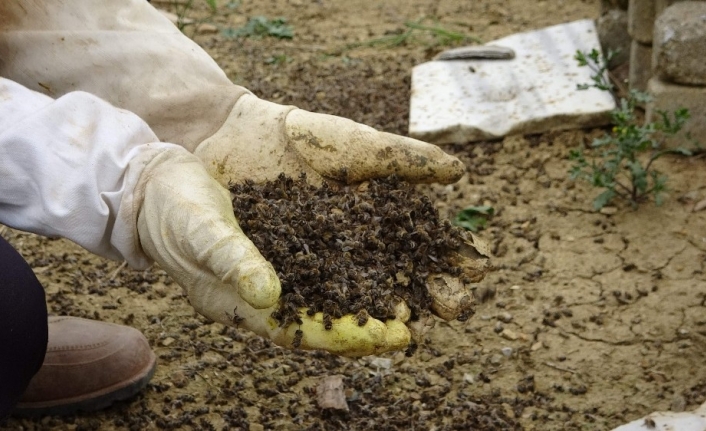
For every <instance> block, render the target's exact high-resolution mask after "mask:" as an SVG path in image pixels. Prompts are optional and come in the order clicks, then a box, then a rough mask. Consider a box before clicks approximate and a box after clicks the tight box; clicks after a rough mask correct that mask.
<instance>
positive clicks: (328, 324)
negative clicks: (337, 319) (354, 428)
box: [324, 313, 333, 331]
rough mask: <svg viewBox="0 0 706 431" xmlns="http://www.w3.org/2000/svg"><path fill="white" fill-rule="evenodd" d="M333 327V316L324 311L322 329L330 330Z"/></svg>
mask: <svg viewBox="0 0 706 431" xmlns="http://www.w3.org/2000/svg"><path fill="white" fill-rule="evenodd" d="M332 328H333V318H332V317H331V315H330V314H328V313H324V329H326V330H327V331H330V330H331V329H332Z"/></svg>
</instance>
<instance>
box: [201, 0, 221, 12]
mask: <svg viewBox="0 0 706 431" xmlns="http://www.w3.org/2000/svg"><path fill="white" fill-rule="evenodd" d="M204 1H205V2H206V4H207V5H208V7H210V8H211V10H212V11H213V12H215V11H216V10H217V9H218V4H216V1H217V0H204Z"/></svg>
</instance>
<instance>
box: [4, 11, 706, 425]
mask: <svg viewBox="0 0 706 431" xmlns="http://www.w3.org/2000/svg"><path fill="white" fill-rule="evenodd" d="M598 3H599V2H598V1H579V0H571V1H559V0H546V1H541V2H524V1H519V0H507V1H487V0H479V1H474V2H468V1H415V2H406V1H402V0H393V1H389V2H385V3H384V4H383V5H380V4H379V3H378V2H371V1H361V0H351V1H349V2H345V3H343V2H328V1H324V2H305V1H300V0H290V1H284V0H278V1H273V2H267V3H265V2H251V1H244V2H242V4H241V6H240V8H239V9H237V10H236V12H237V13H234V14H233V15H231V16H230V17H229V18H223V17H219V18H217V23H219V24H225V22H226V20H231V22H232V23H235V24H236V25H239V24H242V23H243V22H244V21H245V20H246V17H247V16H254V15H268V16H285V17H287V18H288V19H289V21H290V22H291V23H292V24H293V25H294V27H295V30H296V37H295V39H294V40H293V41H274V40H268V39H262V40H245V41H241V42H238V41H227V40H224V39H222V38H221V37H220V36H219V35H200V36H198V37H197V38H196V40H197V41H198V42H199V43H201V44H202V45H203V46H205V47H206V49H208V50H209V52H211V53H212V54H213V55H214V57H215V58H216V60H217V61H218V62H219V63H220V64H221V65H223V66H224V67H225V69H226V71H227V72H228V74H229V76H231V78H233V79H234V80H235V81H236V82H238V83H242V84H244V85H246V86H248V87H249V88H251V89H252V90H253V91H254V92H255V93H256V94H258V95H260V96H262V97H264V98H268V99H271V100H274V101H277V102H280V103H293V104H297V105H299V106H301V107H303V108H307V109H310V110H315V111H320V112H325V113H331V114H338V115H344V116H347V117H350V118H352V119H354V120H357V121H362V122H365V123H367V124H370V125H372V126H375V127H378V128H380V129H383V130H386V131H391V132H397V133H405V130H406V126H407V115H408V111H407V109H408V108H407V107H408V97H409V69H410V68H411V66H412V65H413V64H416V63H418V62H421V61H425V60H427V59H429V58H431V57H433V56H434V55H435V54H436V53H437V52H438V51H439V50H440V48H438V47H435V46H434V45H433V44H432V42H433V40H431V39H424V38H422V39H421V40H419V41H417V42H415V43H411V44H408V45H406V46H400V47H397V48H394V49H359V50H355V51H350V52H346V53H343V55H335V56H332V57H327V56H324V55H323V54H324V53H325V52H327V50H329V49H331V48H336V47H340V46H342V45H343V44H345V43H347V42H351V41H354V40H366V39H368V38H371V37H379V36H382V35H384V34H385V32H386V31H387V32H390V31H395V30H397V29H399V28H401V25H402V23H403V22H404V21H405V20H414V19H417V18H418V17H420V16H422V15H436V16H438V17H439V22H440V24H442V25H446V26H449V27H450V28H453V29H456V30H464V31H467V32H470V33H473V34H474V35H477V36H480V37H481V38H483V39H484V40H491V39H494V38H497V37H501V36H505V35H508V34H510V33H513V32H516V31H521V30H528V29H531V28H538V27H542V26H545V25H550V24H557V23H559V22H565V21H570V20H574V19H581V18H590V17H595V16H597V14H598ZM458 22H464V23H466V25H467V26H466V27H465V28H461V27H454V26H455V25H456V24H454V23H458ZM280 54H286V55H287V56H288V58H290V59H291V61H285V62H284V63H280V64H267V62H266V61H267V60H268V59H269V58H271V57H272V56H273V55H280ZM600 133H602V131H600V130H595V131H590V130H588V131H572V132H562V133H546V134H544V135H541V136H526V137H523V136H513V137H508V138H506V139H504V140H502V141H500V142H493V143H481V144H477V145H457V146H452V147H448V148H447V150H448V151H450V152H453V153H454V154H456V155H458V156H459V157H461V158H462V159H463V161H464V162H465V163H466V164H467V166H468V174H467V175H466V176H465V177H464V178H463V179H462V180H461V181H460V182H459V183H458V184H455V185H450V186H420V187H419V190H420V191H422V192H424V193H427V194H428V195H429V196H430V197H432V199H433V201H434V202H435V205H436V206H437V208H438V209H439V211H440V213H441V214H442V215H445V216H451V215H452V214H454V213H455V212H456V211H457V210H458V209H459V208H461V207H464V206H467V205H472V204H490V205H492V206H493V207H495V209H496V212H497V216H496V217H494V218H493V219H492V220H491V222H490V224H489V226H488V228H487V229H486V230H485V231H483V232H482V233H481V235H480V236H481V238H484V239H486V240H487V241H489V242H490V243H491V245H492V248H493V252H494V254H495V256H494V257H493V264H494V265H495V266H496V267H497V270H496V271H495V272H492V273H490V274H488V275H487V276H486V278H485V279H484V280H483V281H482V282H481V283H479V284H478V288H477V290H476V296H477V298H479V299H483V300H484V302H481V303H480V304H478V305H477V307H476V315H475V316H474V317H473V318H471V319H470V320H469V321H468V322H465V323H461V322H450V323H441V322H439V323H437V325H436V327H435V328H434V329H433V330H432V331H431V332H430V333H429V334H428V336H427V343H426V344H425V345H423V346H420V348H419V350H418V352H417V354H416V355H415V356H414V357H411V358H406V357H404V355H403V354H402V353H397V354H389V355H383V357H384V358H385V359H390V361H389V362H386V361H381V360H379V359H378V360H375V359H374V358H364V359H359V360H352V359H344V358H338V357H334V356H331V355H328V354H325V353H316V352H292V351H288V350H283V349H281V348H278V347H274V346H273V345H272V344H270V343H269V342H266V341H263V340H262V339H260V338H258V337H255V336H253V335H252V334H249V333H248V332H247V331H244V330H238V329H232V328H224V327H223V326H221V325H218V324H211V323H209V322H207V321H205V320H204V319H203V318H201V317H199V316H197V315H196V314H195V313H194V312H193V310H192V309H191V308H190V307H189V305H188V304H187V301H186V298H185V297H184V295H183V294H182V291H181V289H180V288H179V287H178V286H177V285H176V284H174V283H172V282H171V281H170V280H169V279H168V278H167V277H166V275H165V274H164V272H163V271H161V270H159V269H158V268H153V269H150V270H148V271H143V272H138V271H132V270H129V269H127V268H124V267H121V266H120V264H119V263H115V262H109V261H105V260H102V259H99V258H96V257H94V256H91V255H90V254H88V253H86V252H84V251H82V250H81V249H80V248H78V247H77V246H74V245H72V244H70V243H68V242H66V241H63V240H48V239H42V238H39V237H36V236H32V235H28V234H23V233H18V232H15V231H11V230H3V231H2V235H3V236H4V237H6V238H8V239H9V240H10V241H11V242H12V243H13V244H14V245H15V246H16V247H17V248H18V249H19V250H20V251H21V252H22V253H23V255H24V256H25V257H26V258H27V259H28V261H29V262H30V263H31V264H32V266H33V267H34V270H35V272H36V273H37V275H38V277H39V278H40V280H41V281H42V282H43V283H44V284H45V286H46V290H47V301H48V304H49V309H50V310H51V312H52V313H56V314H70V315H75V316H82V317H90V318H100V319H103V320H106V321H111V322H116V323H124V324H130V325H132V326H134V327H136V328H139V329H140V330H142V331H143V332H144V333H145V334H146V335H147V337H148V339H149V340H150V342H151V343H152V346H153V348H154V349H155V351H156V352H157V355H158V356H159V367H158V369H157V373H156V375H155V377H154V380H153V382H152V383H151V384H150V386H149V387H148V388H147V389H146V390H145V391H144V392H143V393H142V394H141V395H139V396H138V397H137V398H135V399H133V400H131V401H129V402H123V403H119V404H118V405H116V406H113V407H111V408H109V409H107V410H105V411H103V412H98V413H95V414H82V415H77V416H72V417H68V418H58V417H49V418H44V419H36V420H27V419H15V418H13V419H10V420H8V421H7V422H5V423H4V424H2V425H0V429H9V430H15V429H23V430H65V429H74V430H79V429H80V430H90V429H96V430H97V429H106V430H127V429H187V430H189V429H212V428H211V427H213V428H215V429H219V430H220V429H242V430H247V429H250V430H263V429H276V430H298V429H314V430H320V429H326V430H337V429H355V430H367V429H382V430H399V429H413V428H414V429H432V428H434V429H438V430H453V429H459V430H466V429H474V428H475V429H484V430H501V429H502V430H506V429H515V430H520V429H527V430H533V429H536V430H586V429H590V430H607V429H610V428H612V427H615V426H617V425H619V424H621V423H624V422H626V421H628V420H632V419H635V418H638V417H641V416H643V415H645V414H647V413H649V412H651V411H653V410H668V409H670V408H672V409H676V410H678V409H691V408H694V407H696V406H697V405H698V404H700V403H702V402H704V401H706V389H705V388H706V366H705V365H704V360H703V358H704V356H705V355H706V347H705V346H706V345H705V344H704V337H705V336H706V307H705V306H704V304H705V301H706V274H705V273H704V270H705V268H704V265H705V264H704V261H705V260H706V259H705V256H706V211H700V212H693V211H692V209H693V207H694V203H695V202H698V201H699V200H701V199H704V198H706V159H705V158H703V157H702V158H693V159H683V158H674V157H664V158H662V159H660V160H659V161H658V165H659V166H658V167H659V169H660V170H662V171H663V172H665V173H667V174H669V177H670V180H669V186H670V188H671V191H670V194H669V199H668V200H667V201H666V203H665V204H664V205H663V206H662V207H654V206H652V205H645V206H643V207H642V208H641V209H640V210H638V211H632V210H631V209H630V208H628V207H623V206H619V207H618V208H617V212H616V213H615V214H613V215H606V214H601V213H596V212H594V211H592V210H591V204H590V202H591V199H592V197H593V196H594V193H595V192H594V191H593V190H591V189H589V188H587V187H585V186H584V185H583V184H578V183H573V182H571V181H569V180H568V179H567V177H568V175H567V171H568V167H569V164H568V162H567V160H566V156H567V153H568V151H569V149H570V148H574V147H575V146H577V145H582V144H585V143H586V142H590V140H591V139H592V138H593V137H595V136H597V135H598V134H600ZM387 365H390V368H389V369H388V368H386V367H387ZM337 374H338V375H342V376H343V383H344V385H345V388H344V391H345V395H346V399H347V403H348V406H349V409H350V410H349V411H348V412H336V411H321V410H320V409H319V408H318V406H317V404H316V394H315V393H314V390H315V388H316V386H317V384H318V382H319V381H320V380H321V379H322V378H323V377H325V376H332V375H337Z"/></svg>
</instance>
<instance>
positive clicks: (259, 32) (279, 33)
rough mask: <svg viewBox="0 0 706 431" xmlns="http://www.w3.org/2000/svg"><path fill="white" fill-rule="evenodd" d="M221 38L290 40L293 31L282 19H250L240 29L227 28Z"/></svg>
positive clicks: (259, 17)
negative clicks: (265, 37) (267, 37)
mask: <svg viewBox="0 0 706 431" xmlns="http://www.w3.org/2000/svg"><path fill="white" fill-rule="evenodd" d="M222 33H223V36H224V37H227V38H229V39H234V38H237V37H264V36H270V37H276V38H278V39H292V38H293V37H294V29H292V27H291V26H290V25H287V20H286V19H284V18H274V19H271V20H270V19H267V18H266V17H264V16H256V17H252V18H250V19H249V20H248V22H247V23H246V24H245V25H244V26H243V27H240V28H237V29H233V28H228V29H225V30H224V31H223V32H222Z"/></svg>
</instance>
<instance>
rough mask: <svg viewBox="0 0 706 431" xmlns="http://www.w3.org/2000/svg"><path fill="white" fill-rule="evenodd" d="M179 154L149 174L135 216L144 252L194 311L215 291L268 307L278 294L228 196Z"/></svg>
mask: <svg viewBox="0 0 706 431" xmlns="http://www.w3.org/2000/svg"><path fill="white" fill-rule="evenodd" d="M182 151H183V150H182ZM183 153H184V154H176V155H175V154H166V155H164V156H158V157H157V158H155V159H164V160H156V161H155V162H153V165H152V167H151V169H150V174H149V176H148V180H149V181H147V182H146V184H145V186H144V198H143V204H142V208H141V212H140V215H139V217H138V232H139V234H140V241H141V243H142V245H143V247H144V248H145V251H146V252H147V253H148V254H149V256H150V257H152V258H153V259H154V260H156V261H157V262H158V263H159V264H160V265H161V266H162V267H163V268H164V269H165V270H166V271H167V272H168V273H169V274H170V275H171V276H172V277H173V278H174V279H175V280H176V281H177V282H178V283H179V284H180V285H181V286H183V287H184V288H185V289H186V290H187V291H188V292H189V297H190V298H191V299H192V300H195V301H197V303H194V304H192V305H194V307H195V308H197V309H200V307H199V304H198V302H202V299H200V298H203V301H207V298H206V297H207V296H209V295H213V294H214V290H219V289H227V290H228V292H227V294H228V295H234V294H236V293H237V294H239V295H240V297H241V298H242V299H243V300H245V301H246V302H247V303H248V304H250V305H252V306H253V307H254V308H258V309H259V308H266V307H269V306H272V305H273V304H275V303H276V302H277V300H278V299H279V296H280V291H281V288H280V283H279V280H278V278H277V275H276V274H275V271H274V269H273V268H272V265H271V264H270V263H269V262H267V261H266V260H265V259H264V258H263V257H262V255H261V254H260V252H259V251H258V250H257V248H256V247H255V245H254V244H253V243H252V242H251V241H250V240H249V239H248V238H247V237H246V236H245V234H244V233H243V231H242V230H241V229H240V227H239V226H238V223H237V221H236V219H235V216H234V215H233V207H232V204H231V202H230V195H229V193H228V191H227V190H225V189H224V188H223V187H221V186H220V185H219V184H218V183H217V182H216V181H215V180H214V179H213V178H211V177H210V176H209V175H208V173H207V172H206V170H205V169H204V168H203V166H202V165H201V162H200V161H199V159H197V158H196V157H194V156H193V155H191V154H188V153H186V152H183ZM160 162H161V163H160ZM185 180H186V181H185ZM236 288H237V291H236V292H234V291H233V290H234V289H236ZM192 293H193V294H192Z"/></svg>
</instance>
